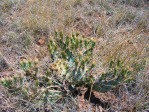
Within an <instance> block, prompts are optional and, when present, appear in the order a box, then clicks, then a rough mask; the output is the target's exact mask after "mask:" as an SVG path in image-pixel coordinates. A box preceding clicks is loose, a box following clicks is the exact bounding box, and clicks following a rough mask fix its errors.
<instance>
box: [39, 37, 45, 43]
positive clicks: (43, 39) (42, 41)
mask: <svg viewBox="0 0 149 112" xmlns="http://www.w3.org/2000/svg"><path fill="white" fill-rule="evenodd" d="M45 39H46V37H44V36H42V37H41V38H40V39H39V40H38V44H39V45H44V44H45Z"/></svg>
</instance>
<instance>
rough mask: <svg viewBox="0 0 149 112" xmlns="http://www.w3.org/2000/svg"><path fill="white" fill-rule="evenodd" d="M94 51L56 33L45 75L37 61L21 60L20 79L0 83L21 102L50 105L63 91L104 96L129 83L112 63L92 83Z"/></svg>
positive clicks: (90, 44) (119, 65) (120, 68)
mask: <svg viewBox="0 0 149 112" xmlns="http://www.w3.org/2000/svg"><path fill="white" fill-rule="evenodd" d="M94 47H95V41H94V40H93V39H88V38H83V37H81V36H79V35H78V34H75V35H71V36H64V35H63V33H61V32H60V33H57V32H56V34H55V37H53V38H51V40H50V41H49V45H48V49H49V52H50V55H51V59H52V63H51V65H50V66H49V69H48V70H47V72H46V74H41V73H40V72H39V70H40V69H39V66H38V60H37V59H34V60H27V59H23V60H22V61H20V66H21V68H22V70H23V71H24V72H25V73H24V75H18V74H17V75H14V76H12V77H6V78H1V79H0V82H1V83H2V84H3V85H4V86H5V87H7V88H8V89H9V91H10V92H11V93H14V94H19V95H20V96H22V97H23V98H24V99H27V100H29V101H32V102H34V103H39V102H40V103H41V102H42V103H50V104H51V103H55V102H56V101H57V100H59V99H60V98H62V97H63V96H64V93H65V92H67V89H69V90H70V91H71V90H72V91H73V90H76V88H77V87H81V86H85V87H88V88H91V89H92V90H94V91H98V92H107V91H109V90H111V89H113V88H114V87H116V86H117V85H119V84H121V83H124V82H127V81H129V80H131V77H130V70H129V69H128V68H127V67H126V66H125V64H124V63H123V62H122V61H120V60H114V61H111V62H110V64H109V72H107V73H103V74H101V75H99V78H98V80H96V81H95V78H94V77H93V76H92V74H91V70H92V69H93V68H94V67H95V64H94V62H93V59H92V58H93V50H94ZM55 73H56V74H55ZM64 91H65V92H64Z"/></svg>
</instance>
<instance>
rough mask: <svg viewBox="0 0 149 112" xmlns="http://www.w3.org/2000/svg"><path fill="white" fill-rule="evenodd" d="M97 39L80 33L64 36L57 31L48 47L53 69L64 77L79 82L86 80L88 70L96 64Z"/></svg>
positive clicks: (74, 82) (73, 82) (72, 81)
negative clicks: (93, 59)
mask: <svg viewBox="0 0 149 112" xmlns="http://www.w3.org/2000/svg"><path fill="white" fill-rule="evenodd" d="M94 47H95V41H94V40H92V39H87V38H82V37H80V36H79V34H75V35H72V36H64V35H63V33H61V32H60V33H57V32H56V33H55V37H54V38H52V39H51V40H50V42H49V45H48V48H49V52H50V54H51V58H52V60H53V64H52V67H51V68H52V69H53V70H58V73H59V74H61V76H62V77H63V78H65V79H66V80H68V81H69V82H71V83H72V84H74V85H75V84H77V83H79V82H80V81H84V80H85V79H86V77H87V72H89V71H91V69H92V68H93V67H94V66H95V65H94V63H93V62H92V55H93V49H94Z"/></svg>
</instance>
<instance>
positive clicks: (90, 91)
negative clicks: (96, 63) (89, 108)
mask: <svg viewBox="0 0 149 112" xmlns="http://www.w3.org/2000/svg"><path fill="white" fill-rule="evenodd" d="M91 82H92V84H91V90H90V94H89V102H90V99H91V92H92V88H93V80H91Z"/></svg>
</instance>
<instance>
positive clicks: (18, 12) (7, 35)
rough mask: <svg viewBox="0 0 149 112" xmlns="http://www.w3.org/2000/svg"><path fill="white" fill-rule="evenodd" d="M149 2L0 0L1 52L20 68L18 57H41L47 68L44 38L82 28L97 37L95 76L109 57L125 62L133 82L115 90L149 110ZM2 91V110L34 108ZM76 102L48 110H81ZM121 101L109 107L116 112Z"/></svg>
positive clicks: (133, 104) (67, 101) (138, 107)
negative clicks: (57, 32) (148, 6)
mask: <svg viewBox="0 0 149 112" xmlns="http://www.w3.org/2000/svg"><path fill="white" fill-rule="evenodd" d="M124 1H126V2H124ZM147 5H148V3H147V2H145V0H120V1H118V0H112V1H111V2H107V1H106V0H69V1H68V0H45V1H43V0H26V1H21V0H18V1H17V0H6V1H5V0H2V1H0V52H1V53H2V54H3V55H4V56H5V58H7V61H8V63H9V65H10V66H11V67H12V68H13V69H14V70H18V69H19V65H18V61H19V60H20V57H26V58H28V57H38V58H39V60H40V66H41V68H43V69H46V68H47V66H48V63H49V62H50V61H49V60H50V59H49V56H48V55H49V54H48V51H47V43H48V42H45V44H44V45H43V46H40V45H38V44H37V42H38V40H39V39H40V38H41V36H44V37H45V38H46V40H45V41H48V39H49V38H50V37H51V36H53V35H54V31H55V30H58V31H63V32H64V33H65V34H71V33H72V32H80V33H81V34H82V35H85V36H89V37H93V38H94V39H96V40H97V45H96V49H95V51H94V52H95V53H94V60H95V62H96V64H97V66H96V68H95V69H94V71H93V74H94V75H100V74H101V73H102V72H107V71H108V69H109V68H108V66H109V62H110V61H111V60H117V59H120V60H122V61H123V62H124V63H125V66H126V67H128V68H129V69H130V70H131V71H132V72H133V78H134V79H135V80H134V82H131V83H130V84H124V85H123V86H122V87H120V88H119V92H117V94H119V95H118V97H119V98H121V97H122V93H124V92H125V93H126V94H127V96H128V98H127V101H126V102H128V104H130V105H131V106H130V107H131V108H130V110H133V109H135V110H134V111H138V112H141V111H148V109H149V107H148V105H149V101H148V99H149V98H148V96H149V95H148V94H149V88H148V87H149V85H148V84H149V82H148V81H149V73H148V72H149V71H148V69H149V68H148V66H149V57H148V55H149V44H148V43H149V33H148V30H149V23H148V22H149V19H148V18H149V10H148V9H147ZM43 71H44V70H43ZM43 71H42V72H43ZM0 75H1V73H0ZM6 93H7V94H8V92H6ZM0 94H1V95H2V96H0V97H1V98H0V100H1V99H2V100H4V98H5V97H6V100H4V101H3V104H4V105H2V106H1V107H0V108H1V109H5V108H7V109H10V108H13V109H14V111H15V109H16V111H18V112H22V111H26V112H29V111H34V108H35V107H34V104H32V105H30V106H33V107H30V108H32V109H33V110H27V109H29V108H28V107H27V106H26V107H22V106H19V107H18V103H19V102H20V100H19V99H17V98H15V99H17V100H15V101H17V103H16V104H14V103H15V102H14V100H12V99H13V98H14V96H5V94H3V91H0ZM11 100H12V102H11ZM119 101H121V99H119ZM22 102H23V101H22ZM74 102H76V99H73V98H71V97H69V98H66V99H64V102H60V103H58V104H55V105H56V106H55V107H54V106H52V107H50V108H51V110H53V111H57V112H58V111H62V110H63V111H70V112H73V111H76V110H77V109H78V107H77V104H74ZM28 103H29V104H30V102H28ZM63 105H64V106H63ZM119 105H120V106H119V108H118V107H116V108H115V107H114V106H113V107H112V106H111V108H114V109H115V110H114V111H122V110H123V109H122V107H123V106H122V104H119ZM90 106H91V105H90ZM70 107H71V109H69V108H70ZM41 108H42V107H41ZM13 109H12V110H11V111H13ZM130 110H129V111H130ZM11 111H10V110H8V112H11ZM35 111H37V110H35ZM40 111H41V110H39V112H40Z"/></svg>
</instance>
